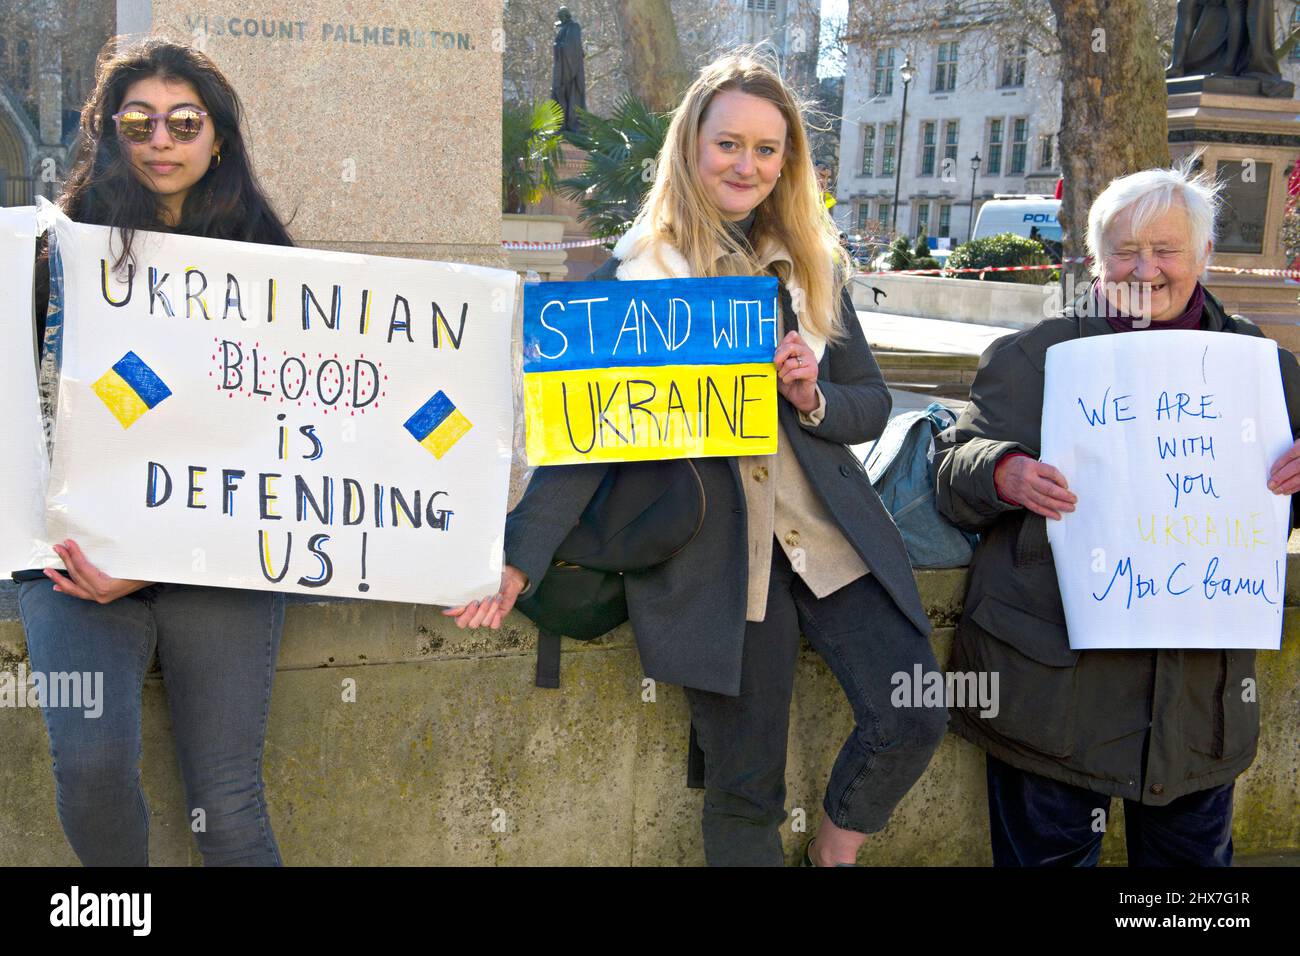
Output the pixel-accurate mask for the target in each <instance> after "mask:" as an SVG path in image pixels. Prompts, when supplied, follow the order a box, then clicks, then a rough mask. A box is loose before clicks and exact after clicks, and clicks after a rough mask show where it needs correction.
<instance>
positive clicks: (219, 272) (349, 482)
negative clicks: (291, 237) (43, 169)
mask: <svg viewBox="0 0 1300 956" xmlns="http://www.w3.org/2000/svg"><path fill="white" fill-rule="evenodd" d="M56 233H57V243H58V250H59V252H60V254H61V256H62V262H63V271H64V276H65V295H66V303H65V306H66V307H65V316H66V322H65V331H64V336H63V357H62V376H61V380H60V386H59V403H58V417H57V424H56V434H55V440H54V461H53V466H52V475H51V479H50V491H49V516H50V517H49V525H50V533H51V534H52V535H54V536H55V537H56V540H57V539H61V538H63V537H72V538H75V539H76V540H77V541H78V542H79V543H80V544H81V546H82V548H83V550H84V551H85V552H86V554H87V555H88V556H89V557H90V558H91V560H92V561H95V562H96V563H97V564H99V565H101V566H102V567H103V569H104V570H105V571H107V572H108V573H110V574H112V575H114V576H115V577H124V578H136V579H144V580H153V581H173V582H179V583H188V584H209V585H218V586H225V587H247V588H263V589H272V590H288V591H301V592H304V593H318V594H335V595H351V596H354V597H356V596H362V595H365V596H367V597H371V598H378V599H381V600H396V601H411V602H417V603H429V604H453V603H460V602H463V601H465V600H467V599H469V598H471V597H473V596H475V595H479V594H482V593H483V592H484V591H485V590H491V589H493V588H495V587H496V586H497V584H498V583H499V579H500V562H501V547H502V541H503V534H504V520H505V503H506V492H507V485H508V481H509V470H510V446H511V433H512V428H511V421H512V407H511V401H510V384H509V383H510V369H509V354H510V319H511V316H512V314H513V311H514V300H515V292H516V283H517V280H516V277H515V275H514V273H511V272H505V271H502V270H496V269H481V268H477V267H472V266H461V265H447V264H442V263H433V262H417V261H412V260H403V259H389V258H385V257H380V256H363V255H352V254H347V253H333V252H318V251H311V250H306V249H285V248H278V247H272V246H263V245H254V244H249V243H235V242H223V241H219V240H212V239H195V238H189V237H181V236H162V235H159V234H152V233H140V234H138V235H137V239H136V242H135V244H134V246H133V251H134V258H135V261H134V262H133V263H131V264H130V265H129V266H128V267H124V268H122V269H120V270H119V269H114V267H113V261H114V256H113V251H112V249H110V245H109V230H108V229H105V228H102V227H98V226H82V225H78V224H75V223H72V222H69V221H68V220H66V219H63V218H60V220H59V221H58V222H57V223H56ZM113 248H116V246H114V247H113Z"/></svg>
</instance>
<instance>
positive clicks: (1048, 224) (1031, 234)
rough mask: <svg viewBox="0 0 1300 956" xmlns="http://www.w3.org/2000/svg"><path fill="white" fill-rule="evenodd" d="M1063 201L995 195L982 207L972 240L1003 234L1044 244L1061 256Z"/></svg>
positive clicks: (1047, 197)
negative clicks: (1035, 240) (1007, 233)
mask: <svg viewBox="0 0 1300 956" xmlns="http://www.w3.org/2000/svg"><path fill="white" fill-rule="evenodd" d="M1060 211H1061V200H1059V199H1055V198H1053V197H1052V196H1001V195H999V196H995V197H994V198H993V199H990V200H989V201H988V202H986V203H985V204H984V205H982V206H980V213H979V218H977V219H976V220H975V232H974V235H973V236H972V238H973V239H985V238H987V237H989V236H997V235H1001V234H1002V233H1004V232H1011V233H1015V234H1016V235H1017V236H1024V237H1025V238H1027V239H1038V240H1040V241H1042V243H1043V245H1044V246H1045V247H1046V248H1047V250H1048V253H1049V254H1057V255H1059V252H1060V248H1061V224H1060V222H1059V221H1058V220H1057V215H1058V214H1059V213H1060Z"/></svg>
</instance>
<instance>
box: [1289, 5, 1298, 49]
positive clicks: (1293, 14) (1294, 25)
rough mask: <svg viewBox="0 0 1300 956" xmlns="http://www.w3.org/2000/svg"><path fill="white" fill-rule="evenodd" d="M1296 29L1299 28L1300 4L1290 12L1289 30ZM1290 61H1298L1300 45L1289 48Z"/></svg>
mask: <svg viewBox="0 0 1300 956" xmlns="http://www.w3.org/2000/svg"><path fill="white" fill-rule="evenodd" d="M1298 28H1300V3H1297V4H1296V8H1295V9H1294V10H1292V11H1291V29H1292V30H1295V29H1298ZM1291 59H1293V60H1300V43H1297V44H1296V45H1295V46H1293V47H1292V48H1291Z"/></svg>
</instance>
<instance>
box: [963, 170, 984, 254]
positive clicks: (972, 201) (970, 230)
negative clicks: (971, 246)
mask: <svg viewBox="0 0 1300 956" xmlns="http://www.w3.org/2000/svg"><path fill="white" fill-rule="evenodd" d="M982 162H984V160H982V159H981V158H980V154H979V153H976V154H975V155H974V156H972V157H971V160H970V227H969V228H968V229H967V230H966V241H967V242H970V240H971V236H973V235H974V234H975V177H976V176H978V175H979V173H980V163H982Z"/></svg>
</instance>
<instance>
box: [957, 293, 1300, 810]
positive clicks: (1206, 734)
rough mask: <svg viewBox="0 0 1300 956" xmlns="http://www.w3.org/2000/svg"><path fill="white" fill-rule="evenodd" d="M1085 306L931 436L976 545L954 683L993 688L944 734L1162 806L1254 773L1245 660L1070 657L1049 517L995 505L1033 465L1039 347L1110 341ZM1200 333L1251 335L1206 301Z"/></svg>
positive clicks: (1231, 654) (1012, 354) (1018, 348)
mask: <svg viewBox="0 0 1300 956" xmlns="http://www.w3.org/2000/svg"><path fill="white" fill-rule="evenodd" d="M1091 301H1092V299H1091V294H1090V292H1085V293H1084V295H1082V296H1080V298H1079V300H1078V301H1076V302H1075V303H1074V304H1073V305H1072V306H1069V307H1067V308H1066V309H1065V310H1064V311H1063V312H1062V313H1061V314H1060V315H1059V316H1058V317H1055V318H1052V319H1047V320H1045V321H1044V322H1042V323H1041V324H1040V325H1038V326H1035V327H1034V328H1032V329H1028V330H1026V331H1024V332H1019V333H1017V334H1015V335H1010V336H1007V337H1006V338H1003V339H1000V340H998V341H997V342H995V343H994V344H993V345H991V346H990V347H989V348H988V350H987V351H985V353H984V355H983V356H982V358H981V359H980V367H979V371H978V372H977V374H976V376H975V381H974V383H973V384H972V386H971V402H970V405H968V406H967V408H966V410H965V411H964V412H963V413H962V415H961V418H960V419H958V421H957V423H956V424H955V425H954V426H952V428H950V429H948V430H947V431H945V432H944V433H942V434H941V435H940V437H939V443H938V450H937V453H936V458H935V461H936V465H937V469H936V471H937V481H936V483H937V496H938V507H939V510H940V512H942V513H943V514H944V515H945V516H946V517H947V518H948V519H949V520H950V521H952V522H953V523H954V524H956V525H957V526H958V527H961V528H964V529H966V530H967V531H973V532H978V533H979V534H981V535H982V536H983V537H982V540H981V542H980V545H979V548H978V550H977V551H976V553H975V558H974V560H973V562H972V565H971V578H970V589H969V592H968V593H967V596H966V603H965V610H964V612H963V616H962V619H961V623H960V624H959V626H958V629H957V638H956V641H955V643H954V647H953V655H952V661H951V663H950V664H949V670H951V671H968V672H982V671H987V672H996V673H997V674H998V681H999V687H998V690H999V708H998V712H997V714H996V715H994V716H988V717H981V716H980V710H979V708H978V706H976V707H971V708H953V710H952V713H951V717H952V720H951V729H952V730H953V731H954V732H956V733H957V734H960V735H961V736H963V737H965V738H966V739H967V740H970V741H971V742H972V743H974V744H976V745H978V746H980V747H982V748H984V749H985V750H987V751H988V752H989V753H990V754H992V755H993V756H995V757H997V758H998V759H999V760H1002V761H1005V762H1006V763H1008V764H1011V765H1012V766H1015V767H1018V768H1020V769H1022V770H1027V771H1030V772H1032V773H1037V774H1041V775H1042V776H1045V777H1050V778H1052V779H1054V780H1060V781H1063V782H1065V783H1069V784H1073V785H1075V786H1079V787H1085V788H1087V789H1090V790H1093V791H1095V792H1097V793H1103V794H1110V795H1113V796H1118V797H1123V798H1124V799H1128V800H1139V801H1141V802H1143V803H1148V804H1153V805H1163V804H1166V803H1169V802H1170V801H1172V800H1174V799H1176V798H1178V797H1181V796H1183V795H1184V794H1188V793H1192V792H1194V791H1197V790H1204V789H1206V788H1208V787H1214V786H1218V785H1220V784H1224V783H1227V782H1229V781H1231V780H1232V779H1233V778H1235V777H1236V776H1237V775H1238V774H1240V773H1241V772H1242V771H1243V770H1245V769H1246V768H1247V767H1248V766H1250V763H1251V761H1252V760H1253V759H1254V757H1255V747H1256V743H1257V742H1258V739H1259V703H1258V702H1257V700H1256V701H1247V700H1243V693H1242V687H1243V681H1245V680H1246V679H1247V678H1252V679H1253V678H1254V675H1255V653H1254V651H1241V650H1233V651H1219V650H1215V651H1204V650H1199V651H1193V650H1158V651H1149V650H1143V651H1112V650H1092V651H1075V650H1071V649H1070V645H1069V639H1068V637H1067V634H1066V626H1065V612H1064V610H1063V608H1062V605H1061V595H1060V591H1059V590H1058V587H1057V580H1056V568H1055V566H1054V565H1053V563H1052V551H1051V547H1050V545H1049V544H1048V540H1047V519H1045V518H1043V517H1040V516H1038V515H1035V514H1033V513H1032V512H1030V511H1027V510H1026V509H1024V508H1021V507H1019V506H1017V505H1011V504H1008V503H1007V502H1005V501H1003V500H1002V499H1001V498H999V496H998V494H997V491H996V489H995V488H994V484H993V471H994V469H995V468H996V467H997V463H998V461H999V459H1001V458H1002V456H1003V455H1005V454H1007V453H1008V452H1012V451H1022V452H1026V453H1028V454H1030V455H1032V456H1034V457H1037V455H1038V450H1039V426H1040V419H1041V415H1042V407H1043V363H1044V361H1045V358H1046V353H1047V350H1048V348H1050V347H1051V346H1053V345H1056V344H1057V343H1059V342H1065V341H1068V340H1070V339H1074V338H1076V337H1078V336H1079V334H1080V329H1081V328H1082V332H1083V334H1084V335H1107V334H1112V333H1113V330H1112V329H1111V327H1110V326H1109V325H1108V324H1107V322H1106V319H1105V318H1104V317H1102V316H1100V315H1096V314H1091V313H1092V312H1093V311H1095V310H1092V309H1090V308H1089V306H1090V303H1091ZM1201 328H1202V329H1203V330H1205V331H1211V332H1225V333H1232V332H1235V333H1239V334H1245V335H1262V333H1261V332H1260V330H1259V329H1258V328H1257V327H1256V326H1254V325H1253V324H1251V323H1250V322H1248V321H1247V320H1245V319H1242V318H1240V317H1237V316H1229V315H1227V314H1226V313H1225V311H1224V309H1223V307H1222V306H1221V305H1220V304H1219V302H1218V300H1216V299H1215V298H1214V297H1213V296H1212V295H1210V294H1209V293H1208V292H1207V293H1206V295H1205V315H1204V318H1203V319H1202V322H1201ZM1123 334H1135V333H1123ZM1136 334H1142V333H1141V332H1139V333H1136ZM1278 356H1279V361H1280V364H1281V370H1282V385H1283V390H1284V392H1285V395H1286V404H1287V411H1288V416H1289V419H1290V423H1291V432H1292V435H1293V436H1297V435H1300V366H1298V365H1297V364H1296V359H1295V357H1294V356H1293V355H1292V354H1291V353H1290V352H1287V351H1285V350H1282V349H1279V350H1278ZM1066 477H1067V479H1068V478H1069V476H1068V475H1067V476H1066ZM1294 522H1295V515H1294V511H1293V514H1292V523H1293V525H1294ZM1148 732H1149V736H1150V740H1149V742H1148V739H1147V738H1148Z"/></svg>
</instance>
